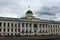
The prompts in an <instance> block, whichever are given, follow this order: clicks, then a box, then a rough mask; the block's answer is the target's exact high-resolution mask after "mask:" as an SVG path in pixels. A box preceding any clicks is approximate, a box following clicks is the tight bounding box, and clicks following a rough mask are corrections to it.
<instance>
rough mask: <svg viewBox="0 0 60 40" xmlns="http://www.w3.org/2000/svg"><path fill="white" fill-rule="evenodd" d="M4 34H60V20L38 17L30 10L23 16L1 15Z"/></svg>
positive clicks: (1, 30) (0, 27) (0, 21)
mask: <svg viewBox="0 0 60 40" xmlns="http://www.w3.org/2000/svg"><path fill="white" fill-rule="evenodd" d="M3 35H13V36H15V35H18V36H19V35H60V22H58V21H52V20H43V19H39V18H36V17H35V16H33V12H32V11H31V10H28V11H27V12H26V16H25V17H22V18H7V17H0V36H3Z"/></svg>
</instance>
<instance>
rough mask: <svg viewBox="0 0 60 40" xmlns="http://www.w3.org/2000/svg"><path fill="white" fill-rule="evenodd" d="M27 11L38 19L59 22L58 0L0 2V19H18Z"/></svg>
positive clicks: (59, 8) (0, 0)
mask: <svg viewBox="0 0 60 40" xmlns="http://www.w3.org/2000/svg"><path fill="white" fill-rule="evenodd" d="M29 5H30V8H28V6H29ZM29 9H30V10H31V11H32V12H33V14H34V16H36V17H38V18H40V19H47V20H57V21H60V0H0V17H14V18H20V17H23V16H25V13H26V12H27V10H29Z"/></svg>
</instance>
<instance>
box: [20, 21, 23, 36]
mask: <svg viewBox="0 0 60 40" xmlns="http://www.w3.org/2000/svg"><path fill="white" fill-rule="evenodd" d="M22 30H23V29H22V22H20V32H22ZM20 34H21V35H22V33H20Z"/></svg>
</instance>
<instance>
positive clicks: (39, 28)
mask: <svg viewBox="0 0 60 40" xmlns="http://www.w3.org/2000/svg"><path fill="white" fill-rule="evenodd" d="M39 31H40V27H39V24H38V32H39Z"/></svg>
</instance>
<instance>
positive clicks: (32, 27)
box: [31, 23, 34, 32]
mask: <svg viewBox="0 0 60 40" xmlns="http://www.w3.org/2000/svg"><path fill="white" fill-rule="evenodd" d="M31 27H32V32H34V28H33V23H32V26H31Z"/></svg>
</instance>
